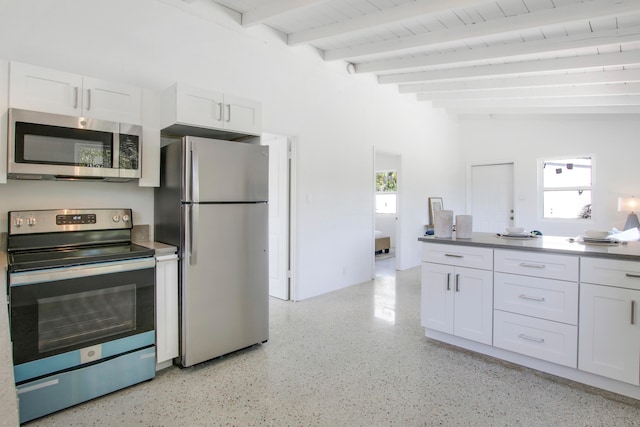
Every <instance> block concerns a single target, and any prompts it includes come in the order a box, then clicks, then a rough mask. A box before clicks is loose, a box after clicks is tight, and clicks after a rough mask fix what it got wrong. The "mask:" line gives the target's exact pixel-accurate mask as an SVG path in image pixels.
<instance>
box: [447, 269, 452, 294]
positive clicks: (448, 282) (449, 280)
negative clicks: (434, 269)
mask: <svg viewBox="0 0 640 427" xmlns="http://www.w3.org/2000/svg"><path fill="white" fill-rule="evenodd" d="M447 290H448V291H450V290H451V273H447Z"/></svg>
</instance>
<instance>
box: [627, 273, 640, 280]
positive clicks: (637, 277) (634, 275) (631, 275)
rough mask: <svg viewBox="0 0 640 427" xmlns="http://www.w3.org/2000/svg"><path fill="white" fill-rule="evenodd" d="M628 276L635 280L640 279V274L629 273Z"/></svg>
mask: <svg viewBox="0 0 640 427" xmlns="http://www.w3.org/2000/svg"><path fill="white" fill-rule="evenodd" d="M626 276H627V277H633V278H634V279H640V274H631V273H627V274H626Z"/></svg>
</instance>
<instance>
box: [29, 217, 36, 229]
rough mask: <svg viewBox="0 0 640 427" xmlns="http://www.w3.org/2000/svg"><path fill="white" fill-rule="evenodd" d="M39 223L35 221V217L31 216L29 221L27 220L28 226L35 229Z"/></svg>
mask: <svg viewBox="0 0 640 427" xmlns="http://www.w3.org/2000/svg"><path fill="white" fill-rule="evenodd" d="M36 223H37V221H36V219H35V217H32V216H30V217H29V219H27V224H29V226H30V227H33V226H34V225H36Z"/></svg>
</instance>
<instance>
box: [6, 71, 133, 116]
mask: <svg viewBox="0 0 640 427" xmlns="http://www.w3.org/2000/svg"><path fill="white" fill-rule="evenodd" d="M141 105H142V90H141V89H140V88H137V87H132V86H127V85H122V84H119V83H112V82H108V81H104V80H100V79H95V78H92V77H85V76H80V75H77V74H73V73H67V72H64V71H58V70H52V69H49V68H43V67H38V66H35V65H30V64H23V63H20V62H11V71H10V77H9V106H10V107H11V108H21V109H24V110H34V111H42V112H47V113H54V114H63V115H68V116H82V117H90V118H95V119H100V120H110V121H115V122H122V123H130V124H136V125H139V124H141Z"/></svg>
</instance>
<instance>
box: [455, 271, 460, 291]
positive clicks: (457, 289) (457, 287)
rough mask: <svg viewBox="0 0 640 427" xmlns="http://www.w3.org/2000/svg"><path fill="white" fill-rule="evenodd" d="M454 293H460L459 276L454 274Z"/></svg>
mask: <svg viewBox="0 0 640 427" xmlns="http://www.w3.org/2000/svg"><path fill="white" fill-rule="evenodd" d="M456 292H460V275H459V274H456Z"/></svg>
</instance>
